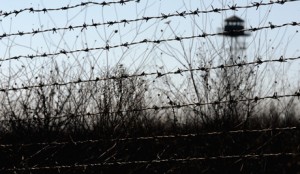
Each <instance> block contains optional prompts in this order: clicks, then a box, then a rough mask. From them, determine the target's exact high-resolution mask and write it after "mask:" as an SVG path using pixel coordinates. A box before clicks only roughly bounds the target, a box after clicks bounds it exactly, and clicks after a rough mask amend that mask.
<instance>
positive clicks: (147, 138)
mask: <svg viewBox="0 0 300 174" xmlns="http://www.w3.org/2000/svg"><path fill="white" fill-rule="evenodd" d="M273 131H274V132H275V131H279V132H284V131H299V127H278V128H266V129H242V130H232V131H216V132H203V133H193V134H176V135H158V136H146V137H128V138H114V139H96V140H83V141H73V140H72V141H66V142H42V143H27V144H0V148H10V147H28V146H47V145H49V146H57V145H67V144H74V145H80V144H94V143H99V142H127V141H151V140H164V139H184V138H194V137H201V136H214V135H224V134H230V135H234V134H243V133H266V132H273Z"/></svg>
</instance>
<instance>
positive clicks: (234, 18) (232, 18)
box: [225, 15, 244, 22]
mask: <svg viewBox="0 0 300 174" xmlns="http://www.w3.org/2000/svg"><path fill="white" fill-rule="evenodd" d="M225 21H226V22H244V20H243V19H241V18H239V17H237V16H235V15H233V16H231V17H229V18H227V19H225Z"/></svg>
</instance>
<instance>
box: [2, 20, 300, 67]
mask: <svg viewBox="0 0 300 174" xmlns="http://www.w3.org/2000/svg"><path fill="white" fill-rule="evenodd" d="M299 25H300V22H290V23H284V24H281V25H273V24H272V25H268V26H262V27H254V28H253V27H251V28H248V29H242V30H233V31H230V33H232V32H237V33H239V32H247V31H248V32H255V31H258V30H263V29H275V28H281V27H285V26H299ZM224 34H228V31H224V32H218V33H211V34H207V33H203V34H199V35H192V36H182V37H179V36H176V37H175V38H170V39H161V40H148V39H143V40H141V41H136V42H131V43H128V42H125V43H121V44H119V45H112V46H110V45H108V44H106V45H105V46H104V47H94V48H82V49H77V50H70V51H66V50H60V51H59V52H55V53H43V54H36V55H19V56H14V57H9V58H2V59H0V62H4V61H9V60H19V59H20V58H27V59H33V58H37V57H48V56H57V55H66V54H73V53H77V52H89V51H95V50H107V51H109V50H110V49H113V48H118V47H126V48H129V47H130V46H133V45H138V44H145V43H153V44H160V43H162V42H171V41H179V42H180V41H182V40H188V39H195V38H206V37H212V36H218V35H224Z"/></svg>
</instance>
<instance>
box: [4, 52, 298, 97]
mask: <svg viewBox="0 0 300 174" xmlns="http://www.w3.org/2000/svg"><path fill="white" fill-rule="evenodd" d="M298 59H300V56H298V57H288V58H283V56H281V57H280V58H279V59H270V60H261V59H260V58H258V59H257V60H256V61H252V62H241V63H236V64H228V65H223V64H221V65H217V66H214V67H198V68H191V69H178V70H176V71H169V72H165V73H162V72H149V73H146V72H142V73H140V74H131V75H122V76H120V77H116V76H111V77H105V78H100V77H96V78H95V79H89V80H82V79H80V80H76V81H69V82H53V83H49V84H44V83H39V84H36V85H29V86H24V85H22V87H10V88H0V92H7V91H18V90H28V89H32V88H40V87H48V86H66V85H69V84H78V83H88V82H98V81H106V80H118V79H125V78H134V77H143V76H154V75H155V76H157V78H160V77H163V76H166V75H171V74H182V73H186V72H191V71H206V72H207V71H210V70H214V69H224V68H232V67H242V66H248V65H260V64H263V63H269V62H281V63H284V62H287V61H290V60H298Z"/></svg>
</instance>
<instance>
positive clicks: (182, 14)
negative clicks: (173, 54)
mask: <svg viewBox="0 0 300 174" xmlns="http://www.w3.org/2000/svg"><path fill="white" fill-rule="evenodd" d="M282 2H286V1H282V0H280V1H277V2H269V3H263V2H260V3H259V2H256V3H252V5H246V6H237V5H233V6H229V7H228V8H214V7H212V9H211V10H204V11H201V10H199V9H196V10H191V11H190V12H186V11H182V12H177V11H176V13H172V14H163V13H162V14H161V15H160V16H145V17H142V18H137V19H122V20H120V21H107V22H103V23H95V22H94V21H93V20H92V24H86V23H83V24H82V25H75V26H72V25H69V26H67V27H57V28H55V27H54V28H51V29H45V30H39V29H32V31H27V32H24V31H18V32H17V33H10V34H7V33H3V34H2V35H0V40H1V39H3V38H6V37H10V36H24V35H33V36H34V35H36V34H38V33H45V32H52V33H53V34H54V33H57V32H58V31H60V30H69V31H71V30H74V29H81V31H83V30H87V29H88V28H89V27H97V26H102V25H108V27H109V26H112V25H115V24H122V23H123V24H124V26H125V25H126V24H130V23H132V22H138V21H146V22H148V21H149V20H152V19H161V20H165V19H168V18H171V17H183V18H185V17H186V16H190V15H199V14H200V13H213V12H214V13H216V12H221V11H228V10H234V11H237V10H238V9H242V8H245V9H246V8H253V7H256V8H258V7H260V6H266V5H272V4H275V3H278V4H284V3H282ZM91 3H95V2H91ZM117 3H119V2H117ZM97 4H99V3H97ZM100 4H101V3H100ZM77 6H80V4H78V5H77ZM64 8H65V7H64Z"/></svg>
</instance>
